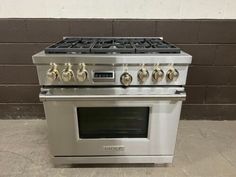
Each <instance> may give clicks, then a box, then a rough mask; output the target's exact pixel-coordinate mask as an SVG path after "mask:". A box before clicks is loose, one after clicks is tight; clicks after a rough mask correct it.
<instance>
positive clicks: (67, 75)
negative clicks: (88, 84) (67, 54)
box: [47, 63, 88, 82]
mask: <svg viewBox="0 0 236 177" xmlns="http://www.w3.org/2000/svg"><path fill="white" fill-rule="evenodd" d="M47 77H48V79H49V80H51V81H54V80H57V79H58V78H59V77H60V76H59V71H58V69H57V65H56V64H55V63H51V64H50V69H49V70H48V72H47ZM61 78H62V80H63V81H65V82H69V81H71V80H72V79H73V78H75V76H74V72H73V70H72V65H71V64H70V63H66V64H65V68H64V69H63V70H62V74H61ZM87 78H88V71H87V70H86V68H85V64H84V63H80V64H79V69H78V71H77V79H78V80H79V82H84V81H85V80H86V79H87Z"/></svg>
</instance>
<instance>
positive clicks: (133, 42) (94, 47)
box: [45, 38, 180, 54]
mask: <svg viewBox="0 0 236 177" xmlns="http://www.w3.org/2000/svg"><path fill="white" fill-rule="evenodd" d="M45 53H95V54H96V53H128V54H129V53H130V54H132V53H180V49H179V48H177V47H176V46H174V45H173V44H170V43H168V42H166V41H163V40H161V39H160V38H65V39H64V40H62V41H60V42H58V43H55V44H53V45H51V46H49V47H47V48H46V49H45Z"/></svg>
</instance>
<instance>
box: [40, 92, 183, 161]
mask: <svg viewBox="0 0 236 177" xmlns="http://www.w3.org/2000/svg"><path fill="white" fill-rule="evenodd" d="M110 90H111V89H110ZM142 90H143V92H142V94H139V93H140V90H139V88H128V89H122V88H116V89H115V90H113V93H111V91H109V92H106V89H102V90H101V91H99V89H97V90H96V89H90V90H89V89H88V90H87V89H82V88H80V89H50V90H44V91H43V92H42V94H41V95H40V97H41V99H42V100H43V101H44V109H45V113H46V116H47V121H48V126H49V138H50V145H51V150H52V154H53V155H54V156H71V157H74V156H104V155H113V156H114V155H118V156H149V155H150V156H173V154H174V147H175V140H176V133H177V127H178V122H179V116H180V110H181V105H182V100H183V99H184V98H185V93H184V92H183V89H182V88H180V90H178V88H168V89H167V90H166V88H147V90H145V88H143V89H142ZM86 93H87V94H86ZM88 93H89V96H88ZM102 93H106V94H103V95H102ZM114 93H115V94H114ZM126 93H129V94H126ZM147 93H149V94H147ZM155 93H156V94H155ZM126 96H127V97H126ZM80 107H136V108H137V109H138V107H149V110H150V112H149V123H148V137H147V138H110V139H109V138H101V139H81V138H80V136H79V130H78V127H79V126H78V120H77V112H76V109H77V108H80Z"/></svg>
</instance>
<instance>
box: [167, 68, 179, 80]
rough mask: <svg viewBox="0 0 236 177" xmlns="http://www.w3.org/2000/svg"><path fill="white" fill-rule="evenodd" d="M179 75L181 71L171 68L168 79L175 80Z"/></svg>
mask: <svg viewBox="0 0 236 177" xmlns="http://www.w3.org/2000/svg"><path fill="white" fill-rule="evenodd" d="M178 77H179V72H178V71H177V69H175V68H170V69H169V70H168V71H167V73H166V78H167V80H168V81H175V80H176V79H177V78H178Z"/></svg>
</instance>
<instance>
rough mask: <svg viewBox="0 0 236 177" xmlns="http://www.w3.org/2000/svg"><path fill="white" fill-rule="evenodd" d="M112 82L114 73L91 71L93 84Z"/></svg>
mask: <svg viewBox="0 0 236 177" xmlns="http://www.w3.org/2000/svg"><path fill="white" fill-rule="evenodd" d="M114 80H115V74H114V71H93V81H94V82H113V81H114Z"/></svg>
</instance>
